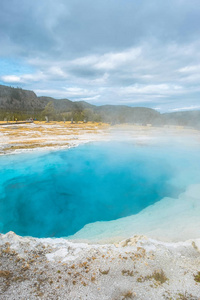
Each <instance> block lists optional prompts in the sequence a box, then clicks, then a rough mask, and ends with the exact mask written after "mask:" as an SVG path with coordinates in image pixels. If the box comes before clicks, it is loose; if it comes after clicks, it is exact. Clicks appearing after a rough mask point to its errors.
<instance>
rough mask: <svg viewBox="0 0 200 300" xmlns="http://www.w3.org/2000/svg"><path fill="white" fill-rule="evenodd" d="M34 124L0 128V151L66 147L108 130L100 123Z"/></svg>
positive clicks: (106, 125) (106, 126) (105, 125)
mask: <svg viewBox="0 0 200 300" xmlns="http://www.w3.org/2000/svg"><path fill="white" fill-rule="evenodd" d="M34 124H35V125H36V126H34ZM34 124H26V125H24V124H23V125H19V124H13V125H9V126H5V127H3V126H0V135H1V140H0V150H2V151H3V152H4V153H5V152H12V151H14V150H18V149H34V148H44V147H56V146H68V145H69V143H70V142H72V141H73V140H77V139H79V137H81V136H83V135H85V134H87V135H88V134H89V135H90V134H94V135H96V134H99V133H100V134H105V132H106V130H107V129H108V128H109V125H108V124H102V123H77V124H71V122H66V123H64V122H50V123H46V122H38V121H36V122H34Z"/></svg>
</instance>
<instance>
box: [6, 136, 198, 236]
mask: <svg viewBox="0 0 200 300" xmlns="http://www.w3.org/2000/svg"><path fill="white" fill-rule="evenodd" d="M160 141H161V139H160V140H157V141H154V143H148V144H146V145H144V144H142V145H141V144H140V145H138V144H136V143H134V142H133V141H130V140H129V141H123V142H121V141H118V142H116V141H115V142H103V143H94V144H87V145H84V146H79V147H78V148H75V149H70V150H64V151H63V150H62V151H56V152H50V153H46V154H44V153H43V154H41V153H32V154H30V153H29V154H21V155H15V156H6V157H1V158H0V166H1V167H0V168H1V176H0V184H1V185H0V188H1V190H0V195H1V196H0V231H1V232H3V233H5V232H7V231H9V230H12V231H15V232H16V233H17V234H20V235H31V236H37V237H48V236H52V237H61V236H69V235H73V234H75V233H76V232H77V231H79V232H78V233H77V234H75V235H74V236H72V238H77V239H90V240H93V241H97V240H104V241H105V240H115V239H116V238H117V237H120V238H124V237H130V236H132V235H134V234H137V233H138V234H140V233H143V234H148V235H149V236H152V237H154V238H159V239H164V240H178V239H181V240H183V239H188V238H190V237H191V238H192V237H199V236H197V235H198V228H200V227H199V226H200V221H198V219H200V218H198V216H199V215H200V199H199V194H200V185H198V183H199V182H200V180H199V179H200V168H199V162H200V151H199V146H197V145H195V144H194V143H192V142H191V141H190V144H189V146H186V144H187V143H185V142H184V143H183V142H182V143H181V144H180V143H179V145H177V143H175V144H174V143H172V142H171V141H170V142H169V141H168V140H166V139H162V144H161V143H160ZM173 141H174V142H175V140H173ZM185 141H186V140H185ZM193 184H196V185H193ZM190 185H193V186H190ZM185 191H186V192H185ZM166 197H167V198H166ZM119 218H121V219H119ZM111 220H116V221H111ZM98 221H111V222H98ZM92 222H96V223H93V224H89V225H87V224H88V223H92ZM84 226H85V227H84ZM83 227H84V228H83ZM82 228H83V229H82ZM81 229H82V230H81Z"/></svg>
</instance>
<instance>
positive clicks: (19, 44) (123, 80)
mask: <svg viewBox="0 0 200 300" xmlns="http://www.w3.org/2000/svg"><path fill="white" fill-rule="evenodd" d="M0 84H5V85H9V86H14V87H17V86H19V87H22V88H25V89H31V90H33V91H35V93H36V94H37V95H38V96H40V95H46V96H52V97H55V98H58V99H59V98H68V99H71V100H73V101H77V100H84V101H88V102H89V103H92V104H96V105H100V104H120V105H121V104H125V105H131V106H145V107H152V108H155V109H157V110H159V111H161V112H164V111H176V110H190V109H200V1H199V0H167V1H163V0H95V1H94V0H56V1H55V0H42V1H41V0H1V1H0Z"/></svg>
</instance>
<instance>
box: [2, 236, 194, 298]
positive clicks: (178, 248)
mask: <svg viewBox="0 0 200 300" xmlns="http://www.w3.org/2000/svg"><path fill="white" fill-rule="evenodd" d="M0 247H1V248H0V287H1V289H0V291H1V292H0V299H4V300H7V299H9V300H12V299H13V300H14V299H15V300H17V299H52V300H54V299H68V300H71V299H88V300H89V299H91V300H92V299H94V300H98V299H99V300H100V299H101V300H102V299H103V300H107V299H113V300H119V299H145V300H147V299H148V300H150V299H152V300H156V299H159V300H161V299H183V300H185V299H193V300H195V299H196V300H197V299H200V240H196V241H188V242H180V243H168V244H166V243H162V242H158V241H155V240H151V239H148V238H145V237H143V236H135V237H133V238H131V239H128V240H124V241H122V242H120V243H118V244H107V245H89V244H86V243H72V242H70V241H67V240H64V239H34V238H22V237H19V236H17V235H15V234H14V233H12V232H10V233H8V234H6V235H0Z"/></svg>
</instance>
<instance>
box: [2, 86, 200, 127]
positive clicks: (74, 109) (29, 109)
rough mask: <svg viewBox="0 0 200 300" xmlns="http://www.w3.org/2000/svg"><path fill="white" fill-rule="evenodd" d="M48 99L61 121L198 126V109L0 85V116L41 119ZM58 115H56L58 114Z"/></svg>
mask: <svg viewBox="0 0 200 300" xmlns="http://www.w3.org/2000/svg"><path fill="white" fill-rule="evenodd" d="M49 102H52V103H53V105H54V108H55V114H56V116H57V117H55V118H56V119H58V120H62V118H63V117H65V118H68V119H70V118H71V117H76V119H77V120H79V119H80V118H82V119H84V118H86V119H87V118H91V116H92V118H93V120H101V121H103V122H110V123H136V124H143V125H145V124H152V125H158V126H159V125H160V126H162V125H182V126H192V127H196V128H200V111H185V112H174V113H165V114H160V113H159V112H158V111H156V110H154V109H151V108H145V107H129V106H125V105H102V106H95V105H92V104H89V103H87V102H85V101H76V102H73V101H71V100H69V99H59V100H57V99H54V98H51V97H44V96H43V97H37V95H36V94H35V93H34V92H33V91H28V90H24V89H21V88H13V87H8V86H4V85H0V118H1V119H3V118H5V117H6V116H7V115H9V116H10V115H18V118H22V119H23V118H26V117H37V118H38V119H42V118H44V116H43V115H42V112H43V111H44V109H45V107H46V105H47V104H48V103H49ZM58 116H59V117H58Z"/></svg>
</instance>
